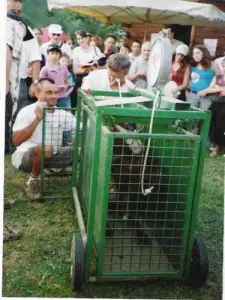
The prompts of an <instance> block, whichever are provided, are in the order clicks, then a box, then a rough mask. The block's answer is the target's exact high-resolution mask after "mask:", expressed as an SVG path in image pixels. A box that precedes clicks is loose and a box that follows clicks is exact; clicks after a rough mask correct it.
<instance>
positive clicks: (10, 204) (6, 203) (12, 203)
mask: <svg viewBox="0 0 225 300" xmlns="http://www.w3.org/2000/svg"><path fill="white" fill-rule="evenodd" d="M15 205H16V200H6V199H4V208H5V209H8V208H11V207H13V206H15Z"/></svg>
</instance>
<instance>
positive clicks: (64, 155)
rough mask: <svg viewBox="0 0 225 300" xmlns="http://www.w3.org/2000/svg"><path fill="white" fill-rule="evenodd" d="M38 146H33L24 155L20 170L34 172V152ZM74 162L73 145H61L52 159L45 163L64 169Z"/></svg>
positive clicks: (46, 165) (48, 166) (45, 165)
mask: <svg viewBox="0 0 225 300" xmlns="http://www.w3.org/2000/svg"><path fill="white" fill-rule="evenodd" d="M36 149H37V147H32V148H30V149H29V150H28V151H26V152H25V153H24V155H23V158H22V162H21V165H20V167H19V170H20V171H23V172H25V173H31V172H32V165H33V160H34V154H35V151H36ZM72 163H73V148H72V147H71V146H68V147H61V148H60V149H59V151H58V152H57V153H56V154H54V155H53V156H52V158H51V159H49V160H48V161H46V162H45V163H44V167H45V168H49V169H51V168H55V169H62V168H66V167H68V166H71V165H72Z"/></svg>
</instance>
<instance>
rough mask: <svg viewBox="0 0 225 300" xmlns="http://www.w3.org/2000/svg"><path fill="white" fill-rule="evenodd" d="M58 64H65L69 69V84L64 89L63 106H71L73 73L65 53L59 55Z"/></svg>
mask: <svg viewBox="0 0 225 300" xmlns="http://www.w3.org/2000/svg"><path fill="white" fill-rule="evenodd" d="M59 62H60V65H61V66H65V67H66V68H67V69H68V71H69V76H68V78H69V86H68V88H67V91H66V101H65V105H66V106H65V107H68V108H71V93H72V92H73V90H74V88H75V80H74V75H73V73H72V70H71V69H72V62H71V61H70V58H69V56H68V55H67V54H66V53H63V54H62V55H61V57H60V60H59Z"/></svg>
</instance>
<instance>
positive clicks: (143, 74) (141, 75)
mask: <svg viewBox="0 0 225 300" xmlns="http://www.w3.org/2000/svg"><path fill="white" fill-rule="evenodd" d="M136 76H137V77H139V78H142V79H146V74H145V73H137V75H136Z"/></svg>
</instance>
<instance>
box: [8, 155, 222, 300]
mask: <svg viewBox="0 0 225 300" xmlns="http://www.w3.org/2000/svg"><path fill="white" fill-rule="evenodd" d="M223 164H224V162H223V158H222V157H221V158H218V159H214V158H211V157H209V156H208V155H207V158H206V163H205V170H204V177H203V182H202V191H201V204H200V209H199V217H198V227H197V229H198V231H199V232H201V233H202V235H203V237H204V240H205V242H206V244H207V247H208V252H209V260H210V274H209V278H208V281H207V283H206V285H205V286H204V287H202V288H201V289H200V290H193V289H191V288H189V287H188V286H186V285H184V284H181V283H179V282H175V281H162V280H157V281H142V282H114V283H111V282H109V283H94V284H91V283H88V284H86V285H85V286H84V288H83V290H82V292H81V293H79V294H76V293H73V292H72V290H71V285H70V247H71V239H72V234H73V232H74V231H78V227H77V223H76V220H75V217H74V216H75V214H74V210H73V208H72V205H71V203H70V201H69V200H67V199H64V200H47V201H46V202H44V203H28V202H27V201H26V197H25V195H24V193H23V184H24V182H25V179H26V176H23V175H22V174H21V173H18V172H15V170H13V169H12V167H11V162H10V159H9V158H7V160H6V166H5V170H6V171H5V178H6V180H5V194H6V196H7V198H9V199H10V198H14V199H16V200H17V205H16V206H15V207H14V208H12V209H10V210H7V211H6V212H5V214H4V219H5V222H6V224H8V226H10V225H11V226H12V227H13V228H18V229H21V231H22V236H21V239H20V240H18V241H14V242H11V243H8V244H5V245H4V272H5V274H4V278H3V295H4V297H15V296H16V297H59V298H60V297H79V298H83V297H87V298H142V299H143V298H148V299H151V298H161V299H171V298H172V299H187V298H188V299H190V298H191V299H196V300H217V299H218V300H219V299H221V298H222V262H223V255H222V249H223V178H224V174H223V168H224V167H223Z"/></svg>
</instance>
